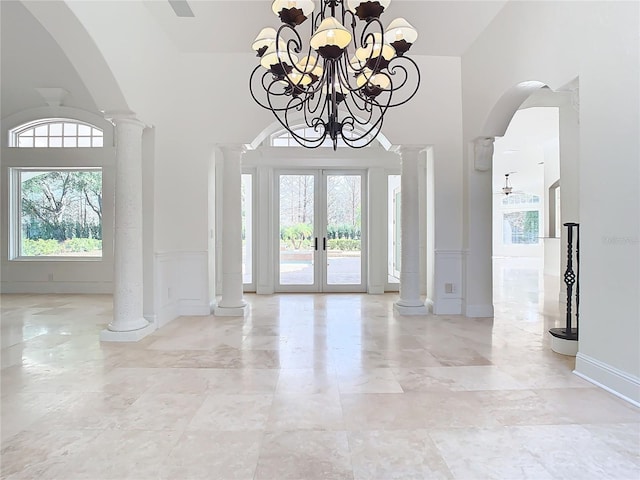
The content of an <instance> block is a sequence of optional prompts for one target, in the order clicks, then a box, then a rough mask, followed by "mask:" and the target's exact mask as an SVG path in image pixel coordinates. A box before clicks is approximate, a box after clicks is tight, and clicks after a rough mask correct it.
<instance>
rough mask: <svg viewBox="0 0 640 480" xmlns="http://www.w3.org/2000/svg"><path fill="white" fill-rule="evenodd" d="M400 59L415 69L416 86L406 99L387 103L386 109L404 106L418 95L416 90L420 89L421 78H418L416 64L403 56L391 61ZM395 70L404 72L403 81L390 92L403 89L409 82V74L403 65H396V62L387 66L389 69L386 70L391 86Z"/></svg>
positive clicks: (418, 73)
mask: <svg viewBox="0 0 640 480" xmlns="http://www.w3.org/2000/svg"><path fill="white" fill-rule="evenodd" d="M400 59H403V60H406V61H408V62H410V63H411V64H412V65H413V67H414V69H415V75H416V85H415V87H414V88H413V91H412V92H411V94H410V95H409V96H408V97H407V98H405V99H404V100H401V101H399V102H398V103H389V105H388V107H398V106H400V105H404V104H405V103H407V102H408V101H409V100H411V99H412V98H413V97H414V96H415V95H416V93H418V88H420V80H421V77H420V69H419V68H418V64H417V63H416V62H415V61H414V60H413V59H412V58H409V57H405V56H402V57H396V58H394V59H393V60H397V61H400ZM393 60H392V61H393ZM396 70H402V71H403V72H404V78H403V81H402V82H401V83H400V85H398V86H396V87H395V88H392V90H391V91H394V92H397V91H399V90H400V89H401V88H403V87H404V86H405V85H407V84H408V82H409V72H408V70H407V67H405V66H404V65H401V64H398V63H397V62H396V63H394V64H393V65H389V68H388V75H389V78H390V79H391V84H392V85H393V76H394V75H397V72H396Z"/></svg>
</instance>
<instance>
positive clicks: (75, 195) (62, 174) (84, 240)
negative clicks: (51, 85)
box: [3, 112, 112, 260]
mask: <svg viewBox="0 0 640 480" xmlns="http://www.w3.org/2000/svg"><path fill="white" fill-rule="evenodd" d="M70 113H74V112H70ZM78 113H80V114H82V113H81V112H78ZM32 118H33V117H32ZM36 118H37V120H30V121H28V122H24V120H23V122H24V123H19V125H18V126H16V127H13V128H11V129H9V130H8V131H7V138H8V145H9V147H13V148H15V149H19V148H31V149H37V150H39V152H35V151H34V152H32V153H31V154H30V155H28V156H26V157H25V156H24V155H17V156H12V154H10V153H8V154H7V166H8V171H9V179H8V180H9V182H8V188H9V189H10V191H11V196H10V202H9V203H10V205H9V218H10V240H9V258H10V259H11V260H23V259H26V260H29V259H34V258H37V259H41V260H51V259H57V260H78V259H81V260H91V259H98V260H99V259H100V258H101V257H102V238H103V235H102V233H103V232H102V229H103V213H104V211H103V166H104V165H108V164H109V162H110V161H111V156H112V152H111V150H110V149H107V148H103V147H105V133H106V137H107V144H108V145H110V144H111V143H112V142H111V136H110V135H111V134H110V132H109V131H108V130H104V129H103V128H107V127H106V125H103V126H102V127H99V126H97V125H96V124H94V123H93V122H92V121H91V120H81V119H75V118H70V117H68V116H64V117H49V118H46V117H44V118H43V117H42V116H40V117H39V118H38V117H36ZM16 123H18V122H16ZM14 125H15V123H14ZM64 148H90V149H92V150H93V151H92V152H85V154H83V155H81V156H77V155H69V153H68V152H67V153H65V152H64V151H62V149H64ZM10 151H11V150H10ZM3 160H5V159H3ZM109 189H111V187H109ZM106 208H107V210H108V208H109V207H108V205H107V207H106ZM108 215H110V212H107V218H108ZM108 224H109V222H107V225H108ZM107 228H108V227H107ZM108 234H109V235H111V232H109V233H108Z"/></svg>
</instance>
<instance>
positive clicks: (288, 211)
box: [274, 170, 366, 292]
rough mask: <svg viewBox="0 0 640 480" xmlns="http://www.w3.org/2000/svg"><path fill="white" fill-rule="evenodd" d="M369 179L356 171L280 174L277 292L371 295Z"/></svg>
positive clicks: (290, 171) (291, 172)
mask: <svg viewBox="0 0 640 480" xmlns="http://www.w3.org/2000/svg"><path fill="white" fill-rule="evenodd" d="M365 178H366V177H365V176H364V172H362V171H352V170H349V171H343V170H295V171H294V170H287V171H280V172H277V173H276V175H275V183H276V184H275V199H276V202H275V203H276V215H275V216H274V218H275V219H276V221H277V222H278V228H276V229H275V231H276V237H277V238H276V239H275V242H274V243H275V245H276V249H277V251H276V255H275V258H276V263H277V265H276V268H275V271H276V281H275V286H276V291H280V292H284V291H290V292H364V291H366V202H365V201H364V199H365V198H366V182H365Z"/></svg>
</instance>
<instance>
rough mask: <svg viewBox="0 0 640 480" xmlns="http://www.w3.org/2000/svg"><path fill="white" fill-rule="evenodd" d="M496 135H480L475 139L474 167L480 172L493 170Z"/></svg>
mask: <svg viewBox="0 0 640 480" xmlns="http://www.w3.org/2000/svg"><path fill="white" fill-rule="evenodd" d="M495 140H496V139H495V137H479V138H476V139H475V140H474V141H473V167H474V168H475V169H476V170H478V171H479V172H487V171H489V170H491V164H492V162H493V142H495Z"/></svg>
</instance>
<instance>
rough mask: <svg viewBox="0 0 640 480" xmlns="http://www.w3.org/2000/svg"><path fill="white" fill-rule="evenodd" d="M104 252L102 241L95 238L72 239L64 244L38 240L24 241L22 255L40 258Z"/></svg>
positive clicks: (26, 239)
mask: <svg viewBox="0 0 640 480" xmlns="http://www.w3.org/2000/svg"><path fill="white" fill-rule="evenodd" d="M95 250H102V240H97V239H95V238H71V239H69V240H65V241H64V242H59V241H58V240H54V239H49V240H44V239H42V238H40V239H38V240H30V239H28V238H23V239H22V255H23V256H25V257H38V256H46V255H61V254H65V253H79V252H92V251H95Z"/></svg>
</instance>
